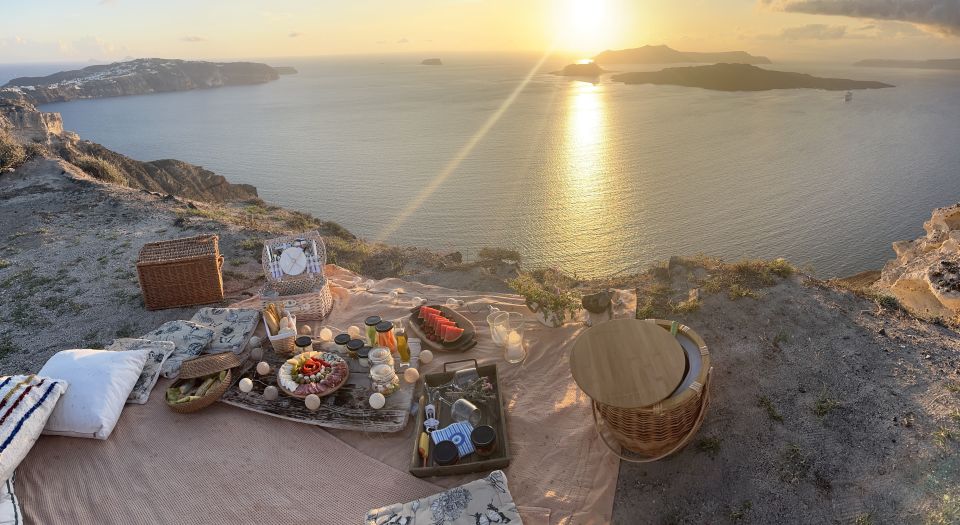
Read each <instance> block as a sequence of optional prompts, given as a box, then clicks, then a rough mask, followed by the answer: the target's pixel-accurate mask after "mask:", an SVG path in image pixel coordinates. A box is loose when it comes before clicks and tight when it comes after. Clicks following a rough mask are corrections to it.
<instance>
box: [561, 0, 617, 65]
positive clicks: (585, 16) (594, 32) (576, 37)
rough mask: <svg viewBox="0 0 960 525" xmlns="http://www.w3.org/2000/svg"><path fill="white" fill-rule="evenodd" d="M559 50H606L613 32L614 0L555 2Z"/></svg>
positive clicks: (580, 51) (583, 51)
mask: <svg viewBox="0 0 960 525" xmlns="http://www.w3.org/2000/svg"><path fill="white" fill-rule="evenodd" d="M554 5H555V7H554V9H555V11H554V16H555V19H556V22H555V39H554V40H555V44H554V45H555V47H556V48H557V49H559V50H563V51H571V52H577V53H594V52H598V51H602V50H603V49H604V45H605V44H606V43H607V42H609V40H610V38H611V32H612V30H613V26H614V24H613V19H612V13H611V12H610V11H611V9H610V7H611V6H610V0H560V1H558V2H555V3H554Z"/></svg>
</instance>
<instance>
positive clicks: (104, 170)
mask: <svg viewBox="0 0 960 525" xmlns="http://www.w3.org/2000/svg"><path fill="white" fill-rule="evenodd" d="M73 164H74V165H76V166H77V167H78V168H80V169H82V170H83V171H84V172H85V173H86V174H87V175H90V176H91V177H94V178H97V179H100V180H102V181H104V182H110V183H113V184H122V185H124V186H125V185H126V184H127V178H126V177H125V176H124V175H123V173H121V172H120V168H117V166H116V165H114V164H113V163H111V162H108V161H106V160H104V159H101V158H100V157H94V156H91V155H81V156H79V157H77V158H75V159H73Z"/></svg>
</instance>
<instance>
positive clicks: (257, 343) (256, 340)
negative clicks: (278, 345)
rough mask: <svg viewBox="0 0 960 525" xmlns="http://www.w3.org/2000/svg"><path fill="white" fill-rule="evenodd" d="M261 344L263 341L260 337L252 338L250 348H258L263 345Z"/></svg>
mask: <svg viewBox="0 0 960 525" xmlns="http://www.w3.org/2000/svg"><path fill="white" fill-rule="evenodd" d="M261 342H262V341H261V340H260V338H259V337H257V336H253V337H251V338H250V343H249V346H250V348H256V347H258V346H260V343H261Z"/></svg>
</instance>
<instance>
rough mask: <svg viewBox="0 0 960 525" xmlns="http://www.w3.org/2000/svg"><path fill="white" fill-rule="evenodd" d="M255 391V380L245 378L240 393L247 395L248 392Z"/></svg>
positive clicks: (241, 381) (242, 380) (241, 382)
mask: <svg viewBox="0 0 960 525" xmlns="http://www.w3.org/2000/svg"><path fill="white" fill-rule="evenodd" d="M251 390H253V380H251V379H250V378H249V377H245V378H243V379H241V380H240V391H241V392H243V393H244V394H246V393H247V392H249V391H251Z"/></svg>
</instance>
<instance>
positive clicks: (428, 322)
mask: <svg viewBox="0 0 960 525" xmlns="http://www.w3.org/2000/svg"><path fill="white" fill-rule="evenodd" d="M438 315H440V312H427V316H426V317H424V318H423V324H424V326H430V327H432V326H433V321H434V320H435V319H436V318H437V316H438Z"/></svg>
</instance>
